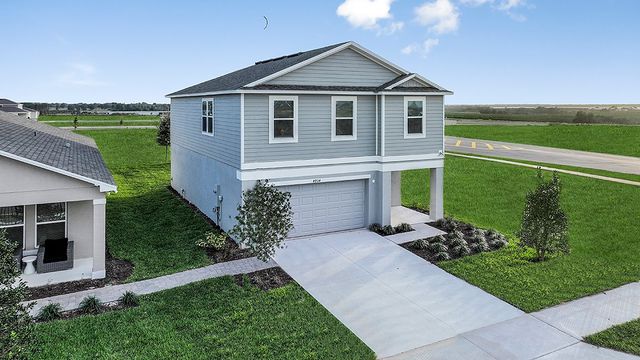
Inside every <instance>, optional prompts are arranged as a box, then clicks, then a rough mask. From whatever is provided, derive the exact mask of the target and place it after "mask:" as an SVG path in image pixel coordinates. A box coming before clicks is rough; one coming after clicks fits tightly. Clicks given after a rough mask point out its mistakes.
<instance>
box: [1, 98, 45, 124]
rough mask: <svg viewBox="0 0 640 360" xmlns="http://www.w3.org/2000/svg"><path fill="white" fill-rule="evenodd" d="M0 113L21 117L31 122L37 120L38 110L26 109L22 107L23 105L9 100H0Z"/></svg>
mask: <svg viewBox="0 0 640 360" xmlns="http://www.w3.org/2000/svg"><path fill="white" fill-rule="evenodd" d="M0 111H2V112H4V113H8V114H13V115H17V116H22V117H25V118H27V119H31V120H38V116H39V115H40V112H39V111H38V110H33V109H29V108H28V107H24V105H22V104H20V103H17V102H15V101H11V100H9V99H0Z"/></svg>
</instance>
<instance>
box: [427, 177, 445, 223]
mask: <svg viewBox="0 0 640 360" xmlns="http://www.w3.org/2000/svg"><path fill="white" fill-rule="evenodd" d="M429 179H430V185H429V189H430V195H429V201H430V202H429V216H430V217H431V221H435V220H439V219H442V218H443V217H444V197H443V193H444V191H443V190H444V168H443V167H439V168H432V169H430V175H429Z"/></svg>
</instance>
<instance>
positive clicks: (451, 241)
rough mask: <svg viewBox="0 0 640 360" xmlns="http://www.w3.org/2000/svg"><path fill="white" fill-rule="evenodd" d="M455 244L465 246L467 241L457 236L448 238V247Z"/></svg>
mask: <svg viewBox="0 0 640 360" xmlns="http://www.w3.org/2000/svg"><path fill="white" fill-rule="evenodd" d="M456 246H467V242H466V241H465V240H464V239H462V238H459V237H451V238H449V247H452V248H453V247H456Z"/></svg>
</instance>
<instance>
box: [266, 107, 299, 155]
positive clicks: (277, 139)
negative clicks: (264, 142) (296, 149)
mask: <svg viewBox="0 0 640 360" xmlns="http://www.w3.org/2000/svg"><path fill="white" fill-rule="evenodd" d="M289 142H298V97H297V96H269V143H270V144H271V143H289Z"/></svg>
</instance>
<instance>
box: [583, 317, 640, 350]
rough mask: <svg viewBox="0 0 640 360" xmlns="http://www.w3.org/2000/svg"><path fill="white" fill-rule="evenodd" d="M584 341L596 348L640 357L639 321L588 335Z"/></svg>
mask: <svg viewBox="0 0 640 360" xmlns="http://www.w3.org/2000/svg"><path fill="white" fill-rule="evenodd" d="M585 341H586V342H588V343H590V344H593V345H596V346H601V347H606V348H610V349H614V350H618V351H623V352H626V353H629V354H634V355H640V319H638V320H634V321H630V322H628V323H624V324H620V325H617V326H614V327H612V328H609V329H607V330H605V331H601V332H599V333H597V334H593V335H589V336H587V338H586V339H585Z"/></svg>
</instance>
